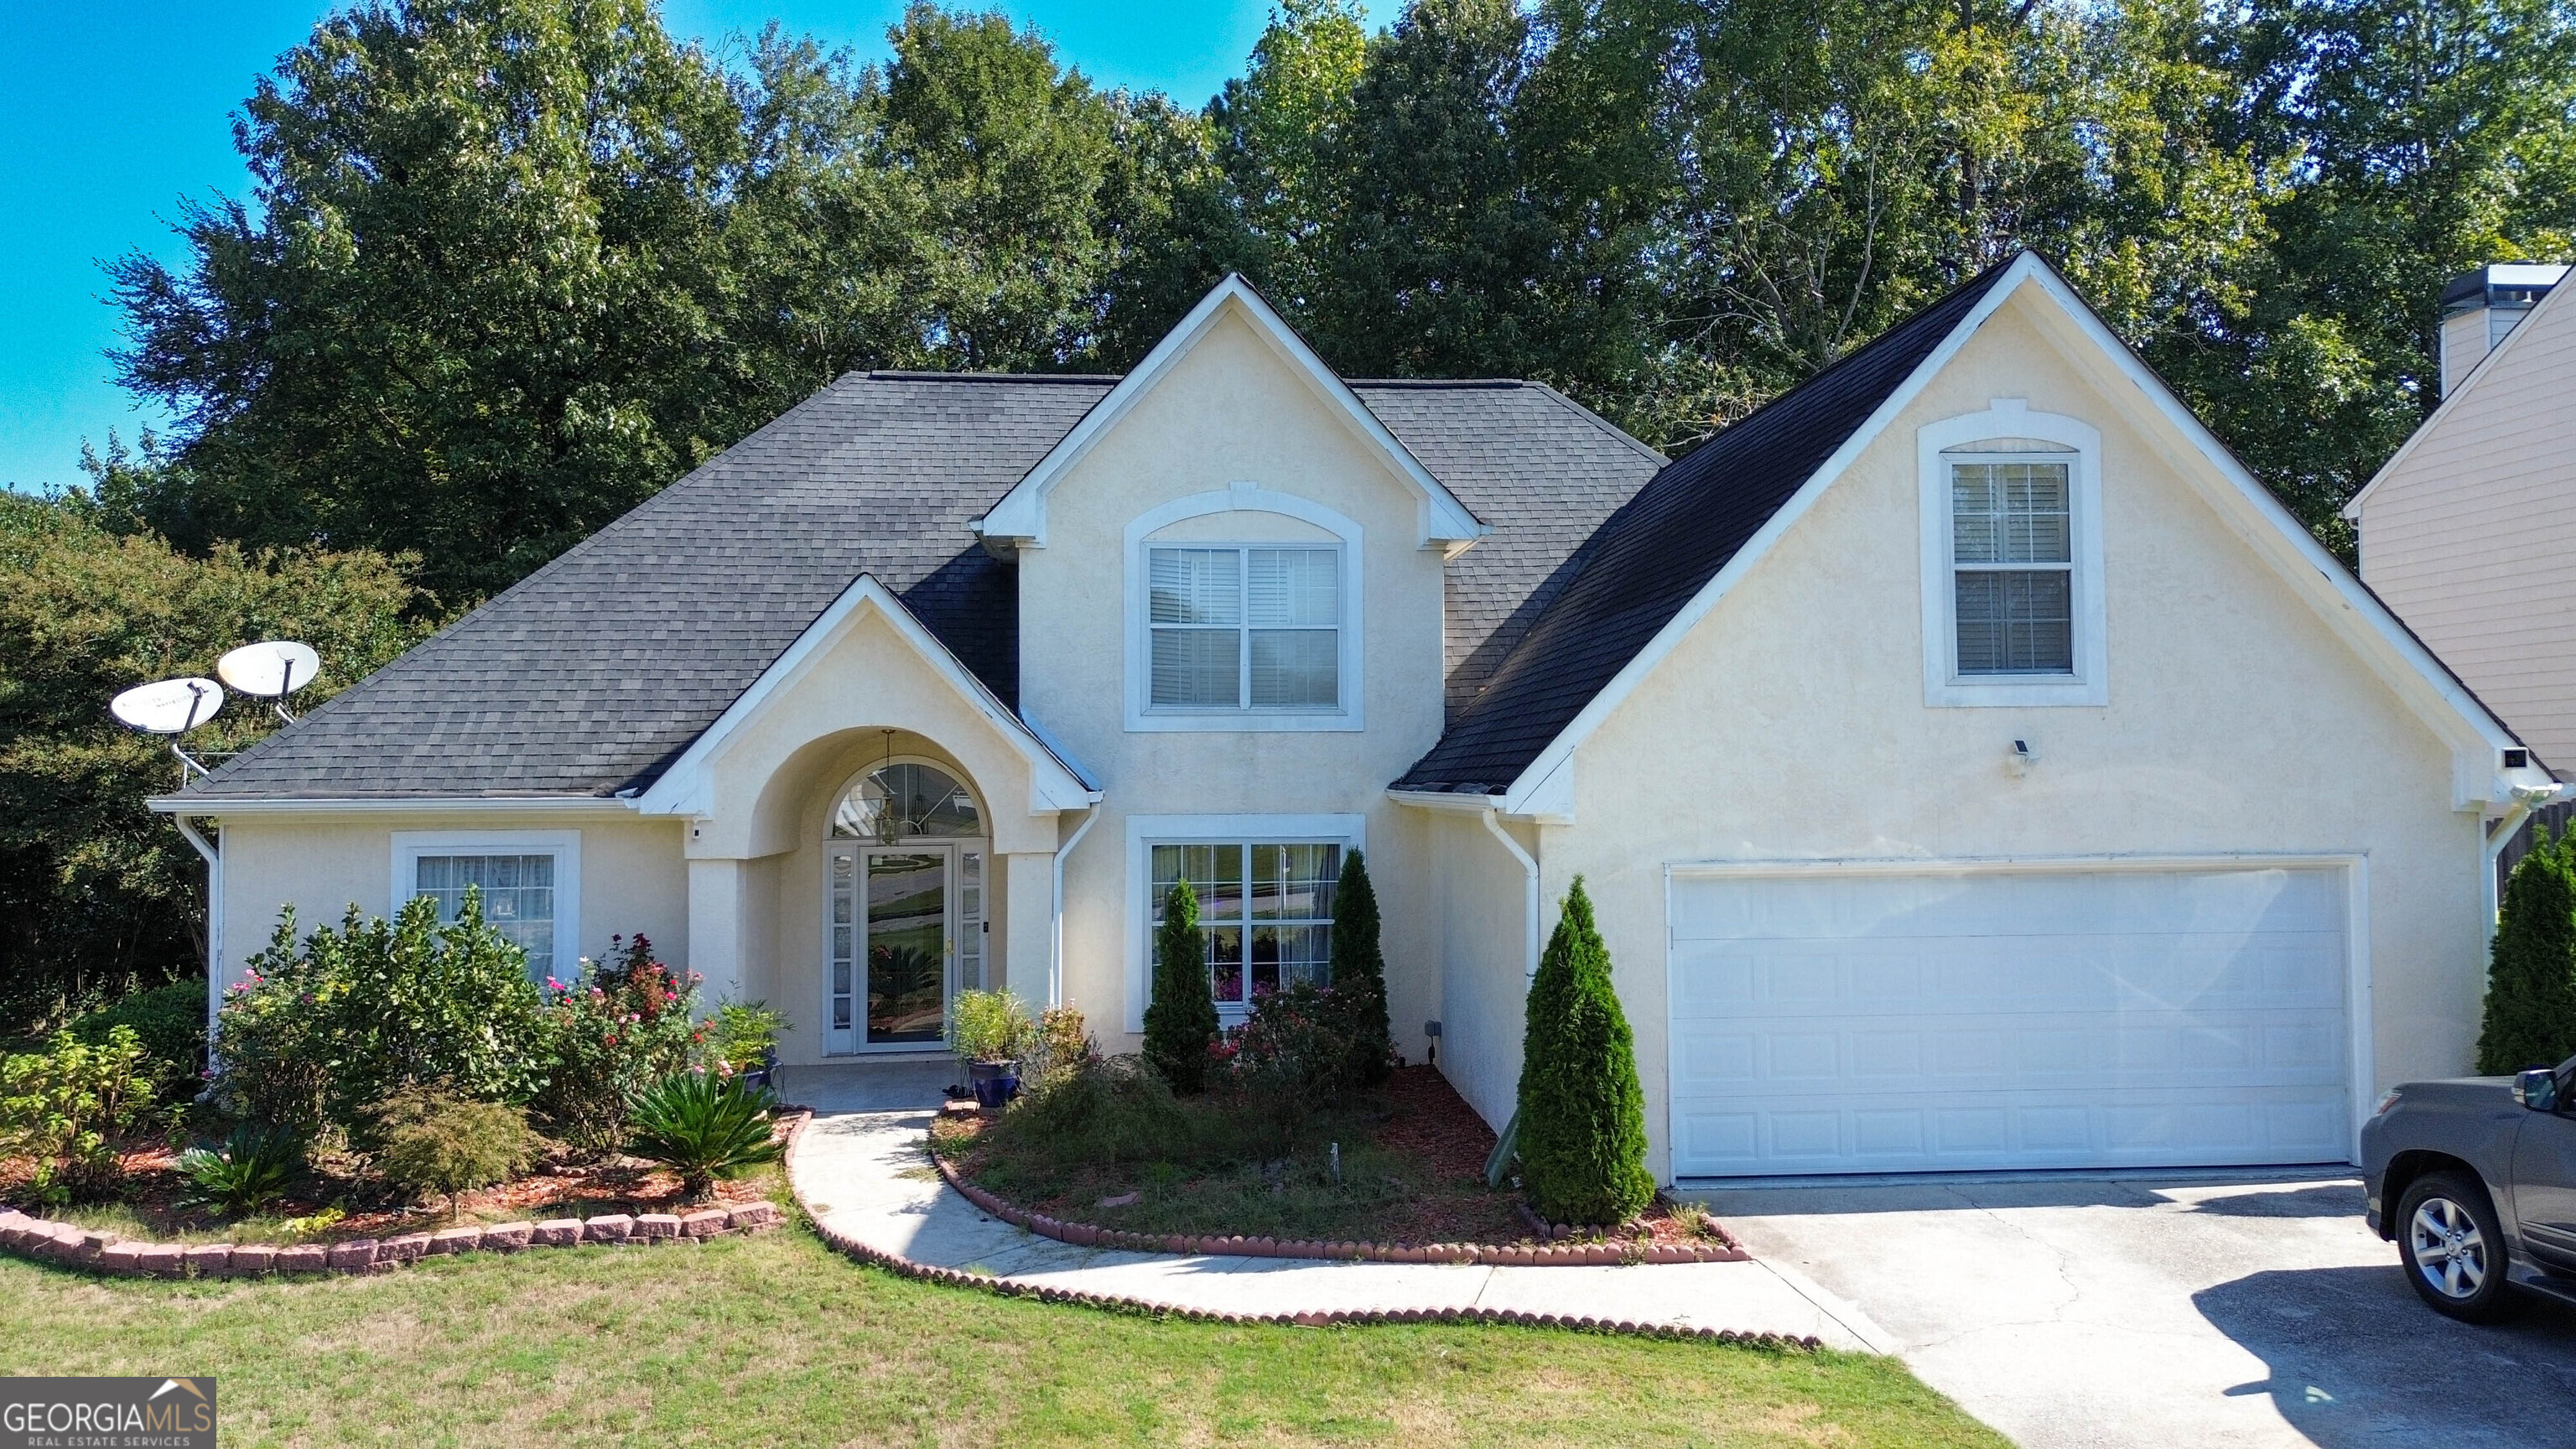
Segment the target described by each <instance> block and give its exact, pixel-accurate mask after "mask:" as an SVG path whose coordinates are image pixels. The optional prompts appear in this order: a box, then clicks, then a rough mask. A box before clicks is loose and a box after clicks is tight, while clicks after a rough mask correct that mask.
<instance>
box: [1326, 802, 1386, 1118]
mask: <svg viewBox="0 0 2576 1449" xmlns="http://www.w3.org/2000/svg"><path fill="white" fill-rule="evenodd" d="M1332 959H1333V968H1332V988H1333V995H1334V996H1335V997H1337V998H1339V1003H1340V1007H1341V1010H1342V1013H1343V1020H1344V1022H1345V1023H1346V1024H1347V1027H1348V1030H1349V1031H1350V1041H1351V1057H1350V1062H1349V1064H1348V1065H1347V1066H1346V1067H1345V1068H1344V1070H1345V1072H1346V1073H1347V1074H1348V1075H1349V1076H1350V1077H1352V1078H1353V1079H1355V1080H1357V1081H1359V1082H1361V1083H1363V1084H1365V1085H1369V1086H1375V1085H1376V1084H1378V1083H1380V1082H1383V1081H1385V1080H1386V1078H1387V1074H1388V1073H1390V1072H1392V1071H1394V1070H1395V1041H1394V1039H1393V1037H1392V1036H1391V1035H1390V1034H1389V1033H1388V1031H1387V1022H1386V955H1385V953H1384V952H1383V951H1381V950H1380V949H1379V948H1378V931H1377V890H1376V888H1375V887H1373V886H1371V885H1370V884H1369V877H1368V862H1367V860H1365V859H1364V858H1362V856H1361V854H1360V852H1358V851H1356V850H1354V851H1352V852H1350V853H1349V854H1348V855H1345V856H1344V857H1342V877H1341V880H1340V881H1339V882H1338V883H1337V884H1336V885H1335V886H1334V887H1333V958H1332Z"/></svg>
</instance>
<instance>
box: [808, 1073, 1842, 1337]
mask: <svg viewBox="0 0 2576 1449" xmlns="http://www.w3.org/2000/svg"><path fill="white" fill-rule="evenodd" d="M812 1118H813V1114H812V1113H810V1112H808V1113H806V1114H805V1115H804V1116H803V1117H801V1118H799V1119H797V1120H796V1121H795V1122H793V1123H791V1124H790V1125H789V1126H788V1129H787V1159H788V1163H789V1168H788V1173H787V1188H788V1191H789V1192H790V1193H792V1194H793V1195H794V1196H795V1198H796V1205H797V1206H798V1207H799V1208H801V1209H803V1210H804V1213H805V1217H806V1220H807V1221H808V1222H810V1223H812V1224H813V1226H814V1231H815V1233H816V1235H818V1236H819V1237H821V1238H822V1240H823V1241H824V1243H825V1244H826V1245H828V1246H829V1247H830V1248H831V1249H832V1250H833V1251H834V1252H837V1253H840V1254H842V1255H844V1256H845V1257H849V1258H854V1259H856V1260H858V1261H859V1262H862V1263H867V1264H871V1265H873V1266H875V1267H879V1268H883V1269H885V1270H886V1271H888V1272H890V1273H894V1274H896V1275H898V1276H900V1277H905V1278H912V1279H917V1280H919V1281H921V1282H925V1283H942V1284H947V1285H949V1286H952V1287H958V1288H978V1289H981V1290H983V1291H984V1292H987V1293H995V1294H999V1295H1001V1296H1002V1297H1004V1298H1034V1299H1036V1300H1038V1301H1039V1302H1041V1303H1069V1304H1074V1305H1076V1306H1079V1307H1084V1308H1097V1309H1104V1310H1108V1311H1110V1312H1118V1313H1143V1314H1150V1315H1152V1316H1154V1317H1157V1318H1178V1319H1183V1320H1186V1321H1189V1322H1194V1323H1228V1324H1265V1325H1274V1326H1279V1327H1294V1328H1330V1327H1335V1326H1338V1325H1344V1324H1350V1325H1358V1324H1372V1325H1373V1324H1386V1323H1492V1324H1509V1325H1514V1326H1518V1327H1523V1328H1567V1329H1574V1330H1577V1331H1579V1332H1588V1333H1620V1334H1631V1335H1635V1336H1637V1337H1640V1338H1663V1339H1695V1340H1700V1341H1704V1342H1710V1343H1742V1344H1750V1345H1754V1346H1758V1347H1762V1348H1774V1349H1791V1348H1799V1349H1813V1348H1818V1347H1821V1346H1822V1345H1821V1344H1820V1342H1819V1341H1818V1340H1817V1339H1816V1338H1815V1337H1814V1336H1813V1335H1807V1336H1803V1337H1801V1336H1796V1335H1791V1334H1781V1333H1743V1332H1739V1331H1737V1330H1735V1329H1731V1328H1683V1327H1680V1326H1678V1325H1673V1324H1661V1323H1639V1322H1636V1321H1634V1320H1631V1319H1624V1318H1623V1319H1615V1320H1614V1319H1608V1318H1594V1317H1591V1316H1590V1315H1588V1314H1587V1315H1582V1316H1576V1315H1572V1314H1555V1313H1526V1312H1522V1311H1520V1310H1518V1309H1511V1308H1499V1309H1498V1308H1392V1309H1381V1310H1367V1311H1357V1312H1354V1311H1350V1310H1346V1309H1332V1310H1323V1311H1308V1312H1304V1313H1220V1312H1218V1311H1216V1310H1215V1309H1210V1308H1193V1307H1189V1306H1187V1305H1185V1304H1178V1303H1158V1302H1155V1301H1154V1300H1152V1299H1149V1298H1130V1297H1127V1296H1125V1295H1122V1294H1115V1293H1084V1292H1080V1291H1077V1290H1075V1289H1070V1288H1051V1287H1044V1286H1041V1285H1038V1284H1034V1283H1015V1282H1012V1281H1011V1280H1009V1279H1007V1278H996V1277H992V1276H990V1275H988V1274H983V1273H969V1272H966V1271H965V1270H963V1269H960V1268H941V1267H936V1266H933V1265H931V1264H928V1263H917V1262H915V1261H913V1260H912V1259H910V1258H907V1257H904V1256H903V1255H901V1254H899V1253H890V1252H887V1251H886V1250H885V1249H883V1248H876V1247H871V1246H869V1245H868V1244H866V1243H863V1242H861V1241H859V1240H858V1239H857V1238H854V1237H852V1236H850V1235H849V1234H847V1233H844V1232H840V1231H838V1230H836V1229H834V1228H833V1227H831V1226H830V1225H829V1224H827V1223H825V1222H824V1221H823V1219H822V1217H821V1216H820V1215H819V1214H817V1213H816V1212H815V1211H814V1209H813V1206H812V1205H811V1204H809V1203H807V1202H806V1201H805V1194H804V1193H803V1191H801V1190H800V1189H798V1188H797V1186H796V1173H795V1168H794V1163H795V1158H796V1146H797V1142H798V1140H799V1139H800V1138H801V1137H802V1136H803V1135H804V1134H803V1129H804V1127H805V1125H806V1123H807V1122H809V1121H811V1120H812ZM932 1160H933V1161H934V1162H939V1159H938V1157H937V1155H936V1154H933V1155H932ZM939 1170H940V1176H941V1178H942V1179H943V1180H944V1181H946V1182H947V1183H949V1185H950V1186H952V1187H955V1188H957V1190H958V1191H959V1192H960V1193H961V1194H964V1193H965V1192H966V1189H967V1185H966V1184H963V1183H961V1182H959V1180H958V1179H957V1178H956V1177H955V1176H954V1175H953V1174H952V1173H951V1172H950V1170H949V1167H948V1164H947V1163H945V1162H939ZM976 1192H977V1193H980V1194H981V1195H982V1196H983V1197H985V1198H987V1199H991V1198H992V1195H991V1194H990V1193H983V1192H982V1190H981V1189H976ZM992 1200H993V1201H996V1202H998V1201H999V1199H992ZM968 1201H970V1202H971V1201H975V1199H974V1197H972V1196H969V1197H968ZM976 1206H977V1207H979V1208H981V1207H983V1204H982V1203H981V1202H977V1203H976ZM985 1211H987V1212H990V1211H992V1210H991V1209H989V1208H986V1209H985ZM1015 1211H1016V1210H1015ZM994 1215H995V1216H997V1217H1001V1216H1003V1215H1002V1214H999V1213H996V1214H994ZM1023 1216H1029V1217H1034V1216H1035V1215H1034V1214H1024V1215H1023ZM1003 1220H1004V1221H1006V1222H1007V1221H1010V1219H1009V1218H1008V1217H1004V1218H1003ZM1046 1221H1048V1222H1053V1221H1054V1220H1053V1219H1047V1220H1046ZM1016 1225H1017V1226H1020V1227H1030V1224H1028V1223H1019V1224H1016ZM1056 1226H1057V1227H1059V1228H1063V1227H1065V1226H1067V1225H1065V1224H1061V1223H1058V1224H1056ZM1031 1231H1041V1230H1040V1229H1037V1228H1034V1227H1031ZM1092 1231H1094V1232H1098V1231H1099V1230H1098V1229H1093V1230H1092ZM1047 1236H1050V1237H1056V1238H1057V1239H1058V1240H1059V1241H1062V1242H1069V1243H1075V1246H1077V1247H1081V1246H1101V1247H1108V1246H1112V1244H1109V1243H1106V1242H1102V1243H1097V1244H1083V1243H1078V1242H1075V1240H1074V1239H1072V1238H1068V1237H1063V1236H1061V1235H1060V1234H1053V1233H1051V1234H1047ZM1117 1236H1121V1237H1124V1238H1127V1239H1129V1240H1142V1239H1143V1238H1144V1236H1145V1235H1142V1234H1134V1233H1129V1234H1120V1235H1117ZM1184 1241H1187V1240H1184ZM1198 1241H1202V1242H1205V1241H1209V1240H1206V1239H1200V1240H1198ZM1214 1241H1215V1242H1217V1243H1219V1244H1224V1243H1229V1242H1236V1241H1240V1240H1235V1239H1216V1240H1214ZM1277 1246H1278V1245H1277V1244H1273V1245H1272V1247H1273V1248H1274V1250H1275V1249H1276V1247H1277ZM1354 1246H1356V1245H1354ZM1147 1251H1155V1250H1151V1249H1148V1250H1147ZM1187 1251H1192V1252H1216V1253H1234V1254H1242V1253H1246V1252H1248V1250H1247V1249H1244V1248H1237V1247H1226V1246H1218V1247H1210V1248H1204V1249H1190V1250H1187ZM1425 1251H1427V1250H1425ZM1525 1251H1532V1252H1547V1251H1550V1250H1546V1249H1528V1250H1525ZM1266 1256H1270V1257H1283V1256H1288V1255H1286V1254H1282V1253H1279V1252H1276V1251H1273V1252H1271V1253H1269V1254H1267V1255H1266ZM1313 1256H1326V1255H1322V1254H1317V1255H1313ZM1746 1259H1747V1255H1746V1254H1745V1253H1743V1252H1741V1251H1740V1250H1739V1251H1737V1252H1735V1254H1734V1256H1733V1258H1732V1259H1718V1260H1713V1261H1739V1262H1740V1261H1745V1260H1746ZM1376 1261H1382V1262H1384V1261H1394V1262H1438V1263H1452V1262H1475V1261H1479V1260H1476V1259H1468V1258H1414V1259H1379V1260H1376ZM1532 1261H1545V1262H1550V1263H1568V1262H1572V1261H1574V1260H1572V1259H1570V1258H1566V1257H1552V1258H1545V1259H1543V1260H1541V1259H1533V1260H1532ZM1611 1261H1613V1262H1618V1261H1624V1260H1621V1259H1613V1260H1611ZM1514 1266H1520V1265H1517V1264H1516V1265H1514Z"/></svg>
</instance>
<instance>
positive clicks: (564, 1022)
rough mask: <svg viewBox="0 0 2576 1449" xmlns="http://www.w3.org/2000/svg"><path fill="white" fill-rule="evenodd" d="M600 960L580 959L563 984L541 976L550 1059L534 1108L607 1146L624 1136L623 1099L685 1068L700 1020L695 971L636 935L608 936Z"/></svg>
mask: <svg viewBox="0 0 2576 1449" xmlns="http://www.w3.org/2000/svg"><path fill="white" fill-rule="evenodd" d="M610 939H611V941H612V943H613V946H614V949H612V950H611V952H610V953H609V957H608V959H607V960H606V961H605V962H601V963H596V964H594V963H593V962H591V961H589V960H587V959H585V960H584V961H583V962H582V963H581V969H580V972H579V974H578V975H576V976H575V977H574V979H573V981H572V982H571V984H569V985H567V984H565V983H564V982H562V981H559V980H557V979H555V978H553V977H548V978H546V986H545V1001H546V1005H545V1011H544V1022H545V1040H546V1045H547V1048H548V1054H549V1055H550V1056H551V1057H552V1059H553V1065H552V1067H551V1068H550V1069H549V1071H548V1073H547V1076H546V1084H545V1087H544V1089H543V1090H542V1091H540V1092H539V1093H538V1094H537V1097H536V1101H535V1104H534V1105H535V1107H536V1109H537V1111H538V1112H539V1113H540V1114H541V1115H543V1116H544V1118H545V1119H546V1120H547V1121H548V1122H549V1123H551V1124H552V1125H553V1127H554V1130H555V1131H556V1132H558V1133H560V1134H561V1135H562V1136H563V1137H565V1138H566V1139H567V1140H569V1141H572V1142H574V1143H577V1144H579V1145H581V1146H583V1147H589V1148H594V1149H608V1148H613V1147H615V1146H616V1145H617V1144H618V1143H619V1142H621V1141H623V1140H624V1138H625V1130H626V1104H627V1102H628V1100H629V1099H631V1098H632V1097H633V1096H634V1095H635V1094H636V1093H637V1092H639V1091H641V1090H643V1089H644V1088H645V1087H648V1086H650V1085H652V1084H653V1083H655V1082H658V1081H660V1080H661V1079H662V1078H664V1077H667V1076H669V1075H671V1074H672V1073H673V1072H677V1071H683V1070H685V1069H687V1068H688V1067H689V1066H690V1065H691V1063H692V1062H693V1061H694V1060H695V1058H696V1057H697V1055H698V1053H699V1052H700V1050H701V1049H702V1048H703V1046H704V1044H705V1041H706V1038H707V1034H708V1031H707V1025H706V1023H704V1022H700V1021H698V1020H696V1018H695V1010H696V1005H697V994H698V974H697V973H696V972H694V971H691V972H688V973H686V974H685V975H684V974H681V973H678V972H675V971H673V970H672V969H671V968H670V967H668V966H665V965H663V964H662V963H661V962H660V961H657V960H655V959H654V958H653V943H652V941H650V940H649V939H647V938H646V937H644V936H642V935H638V936H636V937H634V938H633V939H632V940H631V941H630V940H628V939H627V938H626V937H623V936H618V937H611V938H610Z"/></svg>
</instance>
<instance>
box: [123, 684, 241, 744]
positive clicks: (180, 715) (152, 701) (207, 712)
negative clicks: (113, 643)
mask: <svg viewBox="0 0 2576 1449" xmlns="http://www.w3.org/2000/svg"><path fill="white" fill-rule="evenodd" d="M223 707H224V687H223V686H222V685H220V684H217V683H215V682H214V681H213V680H211V679H195V678H190V679H164V680H161V681H159V682H157V683H153V684H138V685H136V686H134V687H133V688H132V689H129V690H127V691H125V692H124V693H123V694H120V695H118V696H117V697H116V698H114V699H112V700H110V701H108V705H107V708H108V711H109V712H110V713H112V714H114V715H115V716H116V717H117V718H118V719H120V720H123V721H124V722H125V723H127V724H129V725H132V726H134V727H135V728H136V729H139V730H147V731H149V732H151V733H153V734H156V735H175V734H182V733H185V732H186V731H189V730H192V729H195V728H196V727H197V726H199V725H201V724H204V723H205V722H206V721H208V720H210V719H213V718H214V717H215V712H216V711H217V710H220V709H222V708H223Z"/></svg>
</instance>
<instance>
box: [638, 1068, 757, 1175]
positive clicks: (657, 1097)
mask: <svg viewBox="0 0 2576 1449" xmlns="http://www.w3.org/2000/svg"><path fill="white" fill-rule="evenodd" d="M777 1105H778V1099H777V1098H775V1097H773V1096H771V1095H770V1094H769V1092H768V1091H767V1090H765V1089H762V1088H756V1087H746V1086H744V1085H743V1084H742V1082H741V1080H740V1079H739V1078H736V1077H728V1076H725V1075H723V1074H721V1073H718V1072H681V1073H678V1074H677V1075H674V1076H669V1077H664V1078H663V1079H662V1080H661V1081H659V1082H656V1083H654V1084H653V1085H652V1086H650V1087H647V1088H645V1089H644V1090H643V1091H642V1092H640V1093H638V1094H637V1095H636V1097H635V1100H634V1103H633V1104H632V1107H631V1109H630V1110H629V1112H628V1114H627V1116H628V1122H629V1124H630V1130H631V1136H630V1137H629V1139H628V1142H627V1150H628V1151H630V1152H632V1153H634V1154H635V1155H636V1156H638V1157H641V1158H644V1159H645V1160H646V1161H648V1162H658V1163H660V1164H662V1165H663V1166H665V1167H668V1168H670V1169H671V1170H672V1171H674V1172H677V1173H678V1174H680V1184H681V1186H682V1187H684V1188H686V1189H687V1190H688V1192H689V1195H690V1196H691V1197H693V1198H703V1197H705V1196H706V1195H707V1190H708V1189H709V1188H711V1187H713V1186H714V1185H715V1180H716V1179H717V1178H719V1177H739V1176H741V1175H742V1174H743V1173H745V1172H748V1171H750V1170H751V1169H752V1168H754V1167H757V1166H759V1165H760V1164H761V1163H764V1162H775V1161H777V1160H778V1156H779V1152H780V1148H779V1144H778V1142H777V1140H776V1138H775V1137H774V1136H773V1135H772V1132H771V1127H770V1113H771V1111H772V1110H773V1109H774V1108H775V1107H776V1106H777Z"/></svg>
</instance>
